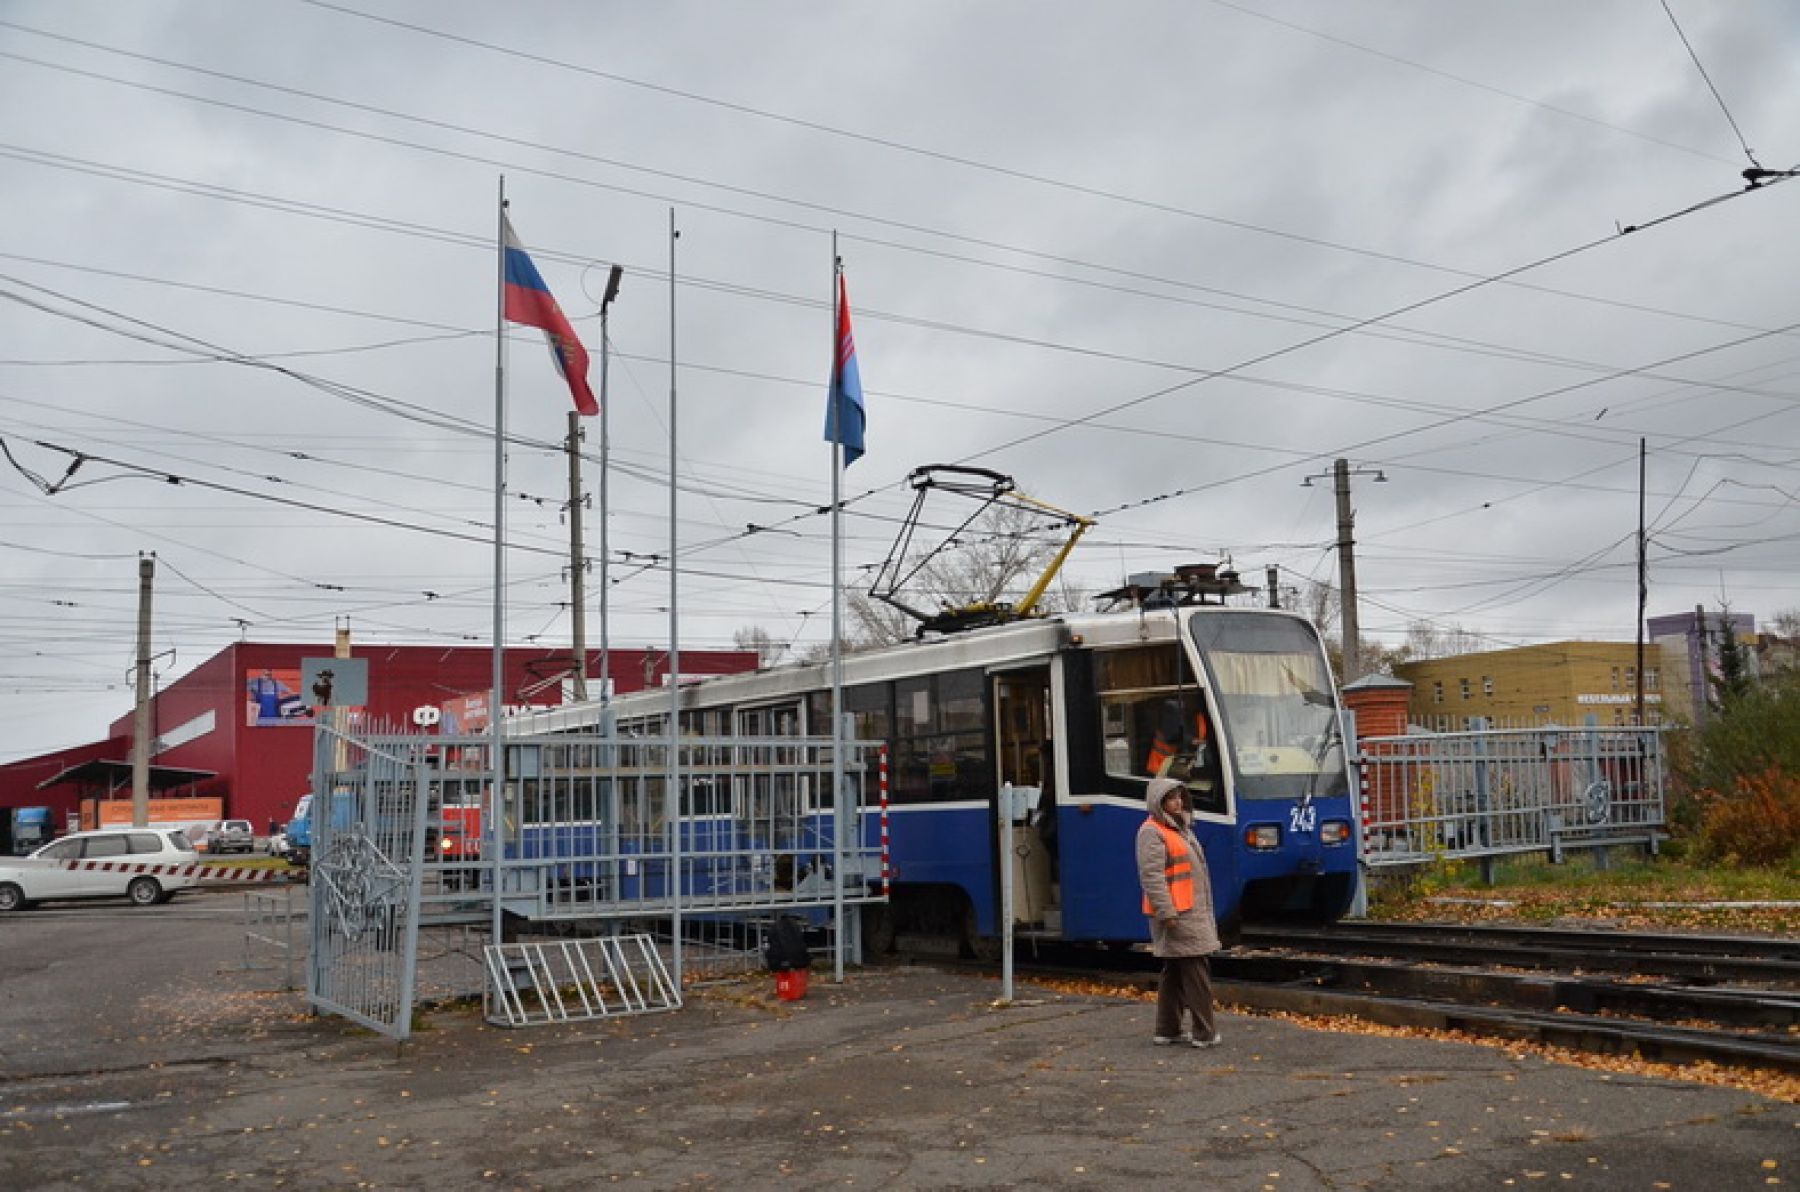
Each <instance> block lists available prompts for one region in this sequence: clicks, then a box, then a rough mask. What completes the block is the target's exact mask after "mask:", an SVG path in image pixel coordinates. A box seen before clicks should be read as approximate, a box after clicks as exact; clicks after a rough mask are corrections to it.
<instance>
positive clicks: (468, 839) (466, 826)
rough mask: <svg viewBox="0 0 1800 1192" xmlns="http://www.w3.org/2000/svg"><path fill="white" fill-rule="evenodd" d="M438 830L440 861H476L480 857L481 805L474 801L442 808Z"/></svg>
mask: <svg viewBox="0 0 1800 1192" xmlns="http://www.w3.org/2000/svg"><path fill="white" fill-rule="evenodd" d="M440 823H441V825H442V826H441V828H440V829H439V831H438V859H439V860H440V861H476V860H479V859H480V858H481V807H480V805H479V804H475V803H463V804H451V805H447V806H446V807H445V808H444V813H443V817H442V819H441V821H440Z"/></svg>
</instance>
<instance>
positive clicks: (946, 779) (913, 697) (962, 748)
mask: <svg viewBox="0 0 1800 1192" xmlns="http://www.w3.org/2000/svg"><path fill="white" fill-rule="evenodd" d="M986 686H987V684H986V679H985V677H984V676H983V675H982V673H981V672H980V671H979V670H969V671H955V672H951V673H949V674H941V675H922V676H919V677H917V678H913V679H902V680H900V681H899V682H897V683H895V684H894V726H893V735H892V742H893V743H892V747H891V754H892V758H893V765H892V767H891V770H892V781H893V799H894V801H895V802H896V803H928V802H929V803H943V802H951V801H955V800H966V799H985V798H986V797H987V796H988V793H989V792H990V790H991V788H992V786H993V774H992V772H991V770H990V769H989V765H988V752H987V735H986V725H987V712H986V708H987V703H986Z"/></svg>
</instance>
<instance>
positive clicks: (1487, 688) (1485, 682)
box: [1481, 675, 1494, 699]
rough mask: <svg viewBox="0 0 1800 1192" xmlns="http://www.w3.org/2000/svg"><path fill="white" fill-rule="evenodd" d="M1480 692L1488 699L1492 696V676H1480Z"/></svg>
mask: <svg viewBox="0 0 1800 1192" xmlns="http://www.w3.org/2000/svg"><path fill="white" fill-rule="evenodd" d="M1481 694H1483V695H1485V696H1487V697H1488V698H1489V699H1493V698H1494V676H1492V675H1483V676H1481Z"/></svg>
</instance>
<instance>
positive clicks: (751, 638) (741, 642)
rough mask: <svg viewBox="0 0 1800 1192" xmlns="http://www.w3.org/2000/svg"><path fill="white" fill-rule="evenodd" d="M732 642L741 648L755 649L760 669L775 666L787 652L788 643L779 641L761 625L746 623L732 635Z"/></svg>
mask: <svg viewBox="0 0 1800 1192" xmlns="http://www.w3.org/2000/svg"><path fill="white" fill-rule="evenodd" d="M731 641H732V644H733V645H735V646H737V648H738V649H740V650H755V651H756V665H757V667H758V668H759V669H760V668H762V667H765V666H773V665H774V664H775V662H776V661H777V660H778V659H779V658H780V657H781V656H782V655H783V654H785V653H787V643H786V642H778V641H776V640H775V639H774V638H772V637H770V636H769V631H768V630H767V629H764V628H763V627H762V626H761V625H745V626H744V627H743V628H741V629H738V630H736V631H735V632H733V633H732V635H731Z"/></svg>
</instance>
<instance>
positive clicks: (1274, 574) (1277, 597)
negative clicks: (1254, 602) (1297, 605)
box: [1263, 566, 1281, 608]
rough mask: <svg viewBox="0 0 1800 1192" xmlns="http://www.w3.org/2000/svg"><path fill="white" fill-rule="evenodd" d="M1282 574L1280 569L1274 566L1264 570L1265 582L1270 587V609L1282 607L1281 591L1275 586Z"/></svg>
mask: <svg viewBox="0 0 1800 1192" xmlns="http://www.w3.org/2000/svg"><path fill="white" fill-rule="evenodd" d="M1280 574H1281V571H1280V569H1279V568H1277V567H1274V566H1270V567H1267V568H1265V569H1264V570H1263V581H1264V582H1265V583H1266V584H1268V586H1269V607H1270V608H1280V607H1281V589H1280V588H1278V587H1276V586H1275V585H1276V580H1277V578H1278V577H1279V576H1280Z"/></svg>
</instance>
